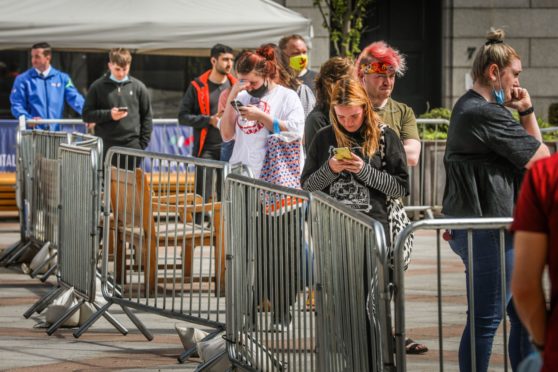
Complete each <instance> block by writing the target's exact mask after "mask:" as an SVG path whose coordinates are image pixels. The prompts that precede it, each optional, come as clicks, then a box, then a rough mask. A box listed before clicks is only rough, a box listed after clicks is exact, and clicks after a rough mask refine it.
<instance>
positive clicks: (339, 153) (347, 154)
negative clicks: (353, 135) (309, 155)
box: [333, 147, 353, 160]
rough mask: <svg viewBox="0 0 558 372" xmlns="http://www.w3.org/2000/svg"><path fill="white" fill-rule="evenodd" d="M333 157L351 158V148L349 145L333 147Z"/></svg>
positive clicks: (339, 158)
mask: <svg viewBox="0 0 558 372" xmlns="http://www.w3.org/2000/svg"><path fill="white" fill-rule="evenodd" d="M333 157H334V158H335V159H337V160H351V159H352V158H353V156H352V155H351V150H350V149H349V148H348V147H337V148H335V149H333Z"/></svg>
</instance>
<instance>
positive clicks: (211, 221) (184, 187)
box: [84, 147, 229, 361]
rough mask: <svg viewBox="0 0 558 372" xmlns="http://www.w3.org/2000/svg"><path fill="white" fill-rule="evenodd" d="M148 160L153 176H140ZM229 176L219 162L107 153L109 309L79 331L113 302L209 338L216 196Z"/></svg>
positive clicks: (218, 252) (218, 279)
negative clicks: (197, 328) (199, 328)
mask: <svg viewBox="0 0 558 372" xmlns="http://www.w3.org/2000/svg"><path fill="white" fill-rule="evenodd" d="M146 160H149V161H150V163H151V164H157V165H158V171H156V172H151V173H148V172H145V171H144V170H143V169H142V168H141V166H142V164H143V163H144V162H145V161H146ZM228 173H229V166H228V164H227V163H224V162H218V161H212V160H204V159H197V158H185V157H179V156H173V155H165V154H157V153H151V152H146V151H141V150H133V149H125V148H118V147H113V148H111V149H109V151H108V152H107V155H106V159H105V172H104V174H105V179H104V185H105V202H104V220H103V270H102V286H101V288H102V293H103V296H104V297H105V299H106V300H107V301H108V304H107V306H105V307H103V308H102V309H100V310H99V311H98V312H97V313H95V314H94V315H93V317H92V318H91V320H90V321H89V322H88V323H87V324H86V325H84V327H85V326H89V325H91V324H93V322H95V321H96V319H98V317H99V316H100V315H102V314H103V313H104V312H105V311H106V310H107V309H108V308H109V307H110V306H111V305H112V304H113V303H114V304H118V305H121V306H124V307H131V308H136V309H138V310H142V311H146V312H149V313H154V314H158V315H162V316H166V317H171V318H176V319H182V320H185V321H189V322H192V323H195V324H201V325H205V326H209V327H212V328H214V329H215V331H214V332H212V333H210V335H209V336H208V337H207V339H210V338H212V337H214V336H215V335H216V334H218V333H219V332H221V331H222V330H223V329H224V328H225V324H224V320H225V319H224V310H225V304H224V298H223V297H222V294H223V292H224V270H225V255H224V242H223V239H222V234H221V231H222V228H221V226H222V218H221V202H220V195H221V190H222V188H223V178H224V177H226V175H227V174H228ZM196 190H197V193H196ZM136 325H138V323H136ZM139 327H140V329H143V330H145V328H144V327H143V325H141V324H140V325H139ZM194 351H195V348H192V349H190V350H187V351H186V352H185V353H183V354H182V355H181V356H180V357H179V360H180V361H184V360H185V359H186V358H188V357H189V355H191V354H192V353H193V352H194Z"/></svg>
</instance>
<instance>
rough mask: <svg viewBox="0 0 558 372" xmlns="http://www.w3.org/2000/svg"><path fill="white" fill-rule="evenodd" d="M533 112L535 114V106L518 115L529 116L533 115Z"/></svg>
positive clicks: (519, 112)
mask: <svg viewBox="0 0 558 372" xmlns="http://www.w3.org/2000/svg"><path fill="white" fill-rule="evenodd" d="M533 112H535V108H534V107H533V106H531V107H529V108H528V109H527V110H525V111H518V112H517V113H518V114H519V116H527V115H529V114H532V113H533Z"/></svg>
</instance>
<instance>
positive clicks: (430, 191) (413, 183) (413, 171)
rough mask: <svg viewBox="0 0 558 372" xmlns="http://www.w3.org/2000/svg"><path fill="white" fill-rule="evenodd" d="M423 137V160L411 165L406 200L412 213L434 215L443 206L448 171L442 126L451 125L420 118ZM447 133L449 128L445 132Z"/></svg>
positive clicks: (447, 121)
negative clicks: (444, 159) (444, 161)
mask: <svg viewBox="0 0 558 372" xmlns="http://www.w3.org/2000/svg"><path fill="white" fill-rule="evenodd" d="M417 125H418V127H419V135H420V138H421V141H420V142H421V152H420V158H419V163H418V164H417V165H416V166H414V167H409V182H410V185H409V186H410V194H409V196H408V197H407V198H406V200H405V206H406V208H405V209H406V210H407V211H408V212H417V213H418V212H423V213H424V214H425V215H426V217H429V218H432V217H433V212H437V211H439V210H440V209H441V207H440V206H441V202H442V196H443V194H444V182H445V173H444V167H443V156H444V151H445V145H446V141H445V139H438V137H439V134H440V133H441V132H442V131H441V130H440V128H442V127H447V126H448V125H449V120H446V119H417ZM444 132H447V131H444Z"/></svg>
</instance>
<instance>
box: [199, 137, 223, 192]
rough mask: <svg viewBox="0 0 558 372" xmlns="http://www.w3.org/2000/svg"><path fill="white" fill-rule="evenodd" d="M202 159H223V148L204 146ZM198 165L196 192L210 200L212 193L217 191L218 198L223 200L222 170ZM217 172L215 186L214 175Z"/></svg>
mask: <svg viewBox="0 0 558 372" xmlns="http://www.w3.org/2000/svg"><path fill="white" fill-rule="evenodd" d="M199 158H200V159H211V160H220V159H221V148H204V149H203V151H202V153H201V155H200V156H199ZM205 169H206V170H205V176H204V167H196V194H198V195H202V196H203V199H204V201H206V202H207V201H208V200H209V198H210V197H211V196H212V194H213V193H214V192H215V193H216V195H217V200H215V201H218V200H221V179H222V177H223V175H222V172H221V170H216V171H215V170H214V168H205ZM214 173H216V174H217V180H216V183H215V187H214V186H213V175H214Z"/></svg>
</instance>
